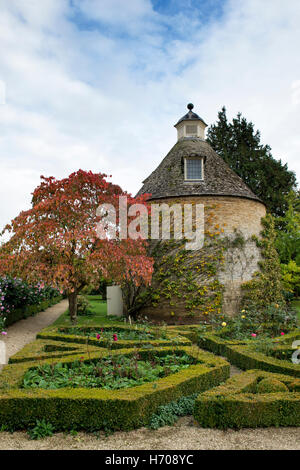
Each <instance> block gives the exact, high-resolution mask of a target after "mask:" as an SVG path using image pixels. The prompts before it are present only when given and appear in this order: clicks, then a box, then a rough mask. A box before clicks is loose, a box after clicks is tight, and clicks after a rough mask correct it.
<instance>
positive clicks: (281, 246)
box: [276, 191, 300, 266]
mask: <svg viewBox="0 0 300 470" xmlns="http://www.w3.org/2000/svg"><path fill="white" fill-rule="evenodd" d="M285 199H286V205H287V210H286V212H285V215H284V216H283V217H279V218H277V220H276V225H277V238H276V248H277V251H278V254H279V257H280V262H281V263H282V264H288V263H289V262H290V261H295V262H296V264H297V265H298V266H300V193H299V191H290V193H289V194H288V195H287V196H286V198H285Z"/></svg>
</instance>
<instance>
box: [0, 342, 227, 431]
mask: <svg viewBox="0 0 300 470" xmlns="http://www.w3.org/2000/svg"><path fill="white" fill-rule="evenodd" d="M75 345H76V343H75ZM175 350H176V353H177V354H179V353H181V354H184V355H187V356H189V357H190V358H191V360H192V361H195V362H196V363H194V364H192V365H189V366H188V367H187V368H185V369H182V370H180V371H178V372H175V373H170V374H169V375H168V376H167V377H163V378H157V379H155V380H154V381H152V382H148V383H144V384H143V385H138V386H133V387H131V388H129V389H126V388H125V389H120V390H106V389H103V388H83V387H78V388H71V387H66V388H60V389H57V390H48V389H47V390H46V389H42V388H34V389H24V388H21V386H20V385H21V384H22V381H23V379H24V376H25V374H26V373H27V372H28V371H29V370H31V369H35V368H36V367H37V362H36V361H34V362H20V363H16V364H11V365H8V366H5V368H4V369H3V371H2V373H1V374H0V427H1V425H6V426H7V427H8V428H9V429H24V428H27V427H30V426H32V425H34V424H35V422H36V420H37V419H45V420H46V421H48V422H51V423H52V424H53V426H54V427H55V429H56V430H66V429H74V428H77V429H85V430H97V429H111V430H117V429H124V430H127V429H133V428H136V427H139V426H141V425H145V424H147V423H148V421H149V418H150V416H152V415H153V413H155V411H156V410H157V409H158V407H159V406H161V405H163V404H166V403H169V402H171V401H174V400H178V399H179V398H180V397H182V396H189V395H191V394H193V393H196V392H199V393H200V392H202V391H204V390H207V389H209V388H211V387H214V386H216V385H218V384H220V383H221V382H224V380H226V379H227V378H228V377H229V370H230V366H229V364H228V363H227V362H226V361H224V360H223V359H221V358H217V357H215V356H214V355H212V354H211V353H208V352H206V351H202V350H200V349H198V348H197V347H183V346H179V347H176V349H174V348H170V347H168V348H155V350H154V349H151V350H141V351H140V354H141V355H142V357H143V358H146V357H151V354H153V353H154V351H155V354H156V355H157V356H160V357H166V356H168V355H171V354H174V351H175ZM100 353H101V358H102V359H104V358H105V357H112V356H116V357H117V356H120V355H121V354H122V356H124V357H125V356H126V357H130V356H133V355H134V354H136V351H134V350H132V349H127V350H122V351H120V350H113V351H101V350H100V349H98V351H97V352H85V353H84V354H83V355H81V353H80V354H74V355H73V356H69V357H65V358H64V359H63V364H66V365H67V364H72V363H74V362H75V361H84V363H89V362H90V361H97V360H99V354H100ZM49 354H50V353H49ZM39 363H40V364H41V365H44V364H48V365H51V364H52V363H53V359H46V360H41V361H39Z"/></svg>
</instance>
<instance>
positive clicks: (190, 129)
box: [185, 124, 197, 137]
mask: <svg viewBox="0 0 300 470" xmlns="http://www.w3.org/2000/svg"><path fill="white" fill-rule="evenodd" d="M185 132H186V135H187V136H193V137H197V126H196V125H191V124H190V125H187V126H185Z"/></svg>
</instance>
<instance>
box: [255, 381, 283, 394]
mask: <svg viewBox="0 0 300 470" xmlns="http://www.w3.org/2000/svg"><path fill="white" fill-rule="evenodd" d="M288 391H289V389H288V388H287V386H286V385H285V384H284V383H283V382H280V381H279V380H277V379H272V378H267V379H263V380H261V381H260V382H259V383H258V385H257V393H275V392H288Z"/></svg>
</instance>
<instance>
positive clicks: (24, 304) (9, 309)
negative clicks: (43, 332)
mask: <svg viewBox="0 0 300 470" xmlns="http://www.w3.org/2000/svg"><path fill="white" fill-rule="evenodd" d="M59 296H60V293H59V291H58V290H57V289H54V288H52V287H49V286H45V285H44V283H43V282H39V283H37V284H36V285H35V286H33V285H29V284H27V283H26V282H24V281H22V280H21V279H17V278H11V277H8V276H7V277H2V278H0V328H1V326H3V323H4V322H5V325H6V326H9V325H11V324H12V323H14V322H15V321H17V320H20V319H21V318H26V316H29V315H31V314H33V313H36V312H35V311H34V308H33V307H34V306H36V305H42V306H43V305H46V307H47V306H49V305H51V303H52V302H54V300H55V298H57V297H59ZM46 307H45V308H46ZM42 309H43V308H42ZM30 310H32V313H30ZM23 312H24V315H23ZM4 318H5V320H4Z"/></svg>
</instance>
